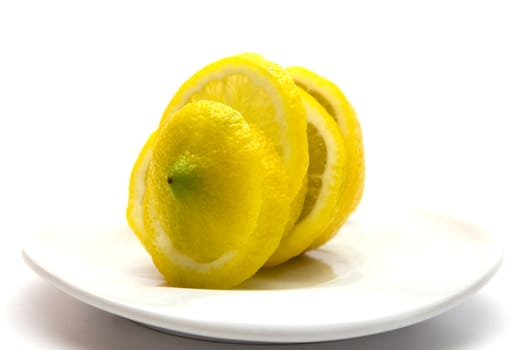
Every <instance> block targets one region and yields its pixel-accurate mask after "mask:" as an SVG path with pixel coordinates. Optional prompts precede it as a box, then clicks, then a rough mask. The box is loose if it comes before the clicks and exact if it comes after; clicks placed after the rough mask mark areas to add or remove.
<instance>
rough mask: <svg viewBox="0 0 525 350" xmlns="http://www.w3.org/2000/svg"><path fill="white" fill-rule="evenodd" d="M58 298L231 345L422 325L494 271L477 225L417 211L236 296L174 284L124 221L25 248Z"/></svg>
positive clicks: (44, 237) (342, 239) (267, 275)
mask: <svg viewBox="0 0 525 350" xmlns="http://www.w3.org/2000/svg"><path fill="white" fill-rule="evenodd" d="M23 256H24V258H25V260H26V262H27V263H28V264H29V266H30V267H31V268H32V269H33V270H34V271H35V272H36V273H37V274H39V275H40V276H41V277H43V278H44V279H46V280H49V281H51V282H52V283H53V284H55V285H56V286H57V287H58V288H60V289H62V290H63V291H65V292H66V293H69V294H71V295H72V296H74V297H76V298H78V299H80V300H82V301H83V302H86V303H88V304H90V305H93V306H95V307H97V308H100V309H103V310H106V311H108V312H111V313H114V314H117V315H120V316H122V317H126V318H128V319H130V320H133V321H136V322H139V323H142V324H145V325H147V326H150V327H153V328H157V329H161V330H164V331H168V332H173V333H177V334H181V335H187V336H192V337H198V338H200V337H202V338H212V339H219V340H226V341H235V342H277V343H289V342H316V341H326V340H336V339H343V338H351V337H357V336H363V335H368V334H373V333H378V332H383V331H387V330H392V329H396V328H400V327H403V326H407V325H410V324H414V323H416V322H420V321H422V320H425V319H428V318H430V317H433V316H435V315H437V314H439V313H441V312H443V311H446V310H448V309H449V308H451V307H453V306H455V305H456V304H458V303H459V302H460V301H462V300H463V299H464V298H465V297H467V296H468V295H470V294H472V293H474V292H475V291H477V290H478V289H479V288H481V287H482V286H483V285H484V284H485V283H487V282H488V280H489V279H490V278H491V277H492V276H493V274H494V273H495V272H496V270H497V269H498V267H499V265H500V264H501V261H502V251H501V249H500V247H499V245H498V244H496V242H495V241H494V240H493V239H492V238H491V236H490V235H489V234H488V233H487V232H486V231H484V230H483V229H481V228H479V227H477V226H474V225H471V224H469V223H466V222H463V221H461V220H457V219H454V218H451V217H448V216H443V215H439V214H434V213H431V212H424V211H418V210H414V211H411V210H403V211H399V212H395V213H394V212H390V213H389V214H385V213H373V214H370V215H367V216H364V215H363V214H358V215H356V216H354V217H353V219H352V220H351V222H349V223H347V224H346V225H345V226H344V227H343V229H342V232H340V233H339V235H338V236H337V237H336V238H335V239H334V240H333V241H331V242H330V243H328V244H326V245H325V246H324V247H322V248H320V249H317V250H315V251H312V252H310V253H308V254H307V255H304V256H302V257H299V258H297V259H295V260H292V261H290V262H288V263H287V264H285V265H283V266H281V267H277V268H274V269H266V270H262V271H260V272H259V273H258V274H257V275H256V276H255V277H253V278H252V279H251V280H249V281H247V282H246V283H244V284H243V285H242V286H240V287H239V288H237V289H235V290H200V289H182V288H171V287H168V286H166V285H165V284H164V281H163V279H162V277H161V276H160V275H159V273H158V272H157V271H156V270H155V268H154V267H153V265H152V263H151V261H150V259H149V256H148V255H147V254H146V253H145V251H144V250H143V249H142V246H141V245H140V244H139V242H138V241H137V240H136V239H135V237H134V236H133V235H132V233H131V232H130V230H129V229H128V228H127V225H126V224H125V223H124V222H121V223H116V225H114V226H111V225H108V226H104V227H98V228H86V227H60V228H58V229H55V230H51V231H48V232H46V233H42V234H39V235H37V236H35V237H33V238H32V239H31V240H30V241H29V242H28V244H26V245H25V247H24V249H23Z"/></svg>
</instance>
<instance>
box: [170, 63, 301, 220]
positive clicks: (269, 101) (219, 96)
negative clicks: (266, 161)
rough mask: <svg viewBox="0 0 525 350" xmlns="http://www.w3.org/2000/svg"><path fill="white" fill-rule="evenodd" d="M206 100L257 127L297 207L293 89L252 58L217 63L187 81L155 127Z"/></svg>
mask: <svg viewBox="0 0 525 350" xmlns="http://www.w3.org/2000/svg"><path fill="white" fill-rule="evenodd" d="M198 100H211V101H217V102H221V103H224V104H226V105H228V106H230V107H232V108H234V109H236V110H238V111H239V112H240V113H241V114H242V115H243V117H244V118H245V119H246V120H247V121H248V123H250V124H253V125H256V126H257V127H259V128H260V129H261V130H262V131H263V132H264V133H265V134H266V136H267V137H268V138H269V139H270V140H271V141H272V143H273V144H274V146H275V147H276V149H277V152H278V154H279V155H280V156H281V157H282V159H283V162H284V167H285V169H286V173H287V174H288V178H289V186H290V191H289V193H290V195H291V196H292V198H296V197H299V198H298V199H296V201H295V202H296V205H295V206H294V207H295V208H296V211H297V214H298V213H299V212H300V207H301V205H302V198H301V193H302V192H301V189H302V186H303V180H304V177H305V174H306V170H307V168H308V149H307V147H308V143H307V136H306V114H305V110H304V107H303V104H302V102H301V97H300V96H299V92H298V89H297V87H296V85H295V84H294V81H293V80H292V78H291V77H290V75H289V73H288V72H287V71H286V70H285V69H284V68H282V67H281V66H279V65H277V64H275V63H273V62H271V61H268V60H266V59H265V58H263V57H262V56H260V55H258V54H253V53H244V54H239V55H235V56H230V57H226V58H223V59H221V60H219V61H216V62H214V63H211V64H210V65H208V66H206V67H204V68H203V69H201V70H200V71H198V72H197V73H195V74H194V75H193V76H192V77H191V78H189V79H188V80H187V81H186V82H185V83H184V84H183V85H182V86H181V87H180V89H179V90H178V91H177V93H176V94H175V96H174V97H173V98H172V100H171V101H170V103H169V104H168V107H167V108H166V110H165V112H164V114H163V117H162V120H161V123H160V125H161V126H162V125H163V124H164V123H166V122H167V121H168V120H170V119H171V118H172V117H173V115H174V113H175V112H176V111H177V110H179V109H180V108H181V107H182V106H184V105H185V104H187V103H189V102H192V101H198Z"/></svg>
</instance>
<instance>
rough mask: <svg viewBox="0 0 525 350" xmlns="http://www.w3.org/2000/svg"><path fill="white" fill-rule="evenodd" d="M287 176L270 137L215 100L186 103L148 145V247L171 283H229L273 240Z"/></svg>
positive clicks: (282, 214) (256, 263)
mask: <svg viewBox="0 0 525 350" xmlns="http://www.w3.org/2000/svg"><path fill="white" fill-rule="evenodd" d="M287 189H288V178H287V176H286V173H285V170H284V166H283V164H282V159H281V158H280V156H279V155H278V154H277V152H276V151H275V147H274V146H273V145H272V143H271V141H270V140H268V138H267V137H266V136H265V134H264V133H263V132H262V131H260V130H259V129H258V128H257V127H255V126H253V125H250V124H248V123H247V122H246V120H245V119H244V118H243V117H242V115H241V114H240V113H239V112H238V111H236V110H234V109H232V108H230V107H228V106H226V105H224V104H222V103H218V102H212V101H199V102H193V103H190V104H188V105H186V106H184V107H183V108H181V109H180V110H178V111H177V112H175V114H174V115H173V117H172V118H170V119H169V120H167V121H166V123H165V125H164V126H163V127H162V128H161V129H160V130H159V131H158V135H157V136H156V137H155V140H154V144H153V146H152V147H151V160H150V162H149V168H148V173H147V176H146V191H145V195H144V199H143V206H142V211H143V216H144V229H145V231H144V232H145V235H146V237H147V240H148V242H149V243H148V244H147V245H146V248H147V249H148V251H149V252H150V254H151V256H152V258H153V261H154V263H155V265H156V266H157V268H158V270H159V271H160V272H161V273H162V274H163V275H164V277H165V279H166V280H167V281H168V282H169V283H170V284H172V285H175V286H181V287H194V288H230V287H232V286H235V285H237V284H239V283H241V282H242V281H244V280H246V279H247V278H249V277H251V276H252V275H253V274H254V273H255V272H256V271H257V270H258V269H259V268H260V267H261V266H262V265H263V264H264V263H265V262H266V261H267V259H268V257H269V256H270V255H271V254H272V253H273V252H274V251H275V249H276V248H277V246H278V244H279V242H280V240H281V238H282V236H283V233H284V229H285V225H286V223H287V220H288V217H289V207H290V197H289V194H288V191H287Z"/></svg>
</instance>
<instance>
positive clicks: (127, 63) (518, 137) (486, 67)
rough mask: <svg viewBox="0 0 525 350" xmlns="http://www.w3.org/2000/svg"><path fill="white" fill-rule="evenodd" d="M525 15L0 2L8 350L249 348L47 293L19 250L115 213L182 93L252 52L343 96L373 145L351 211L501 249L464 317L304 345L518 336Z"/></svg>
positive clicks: (426, 345)
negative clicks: (400, 215)
mask: <svg viewBox="0 0 525 350" xmlns="http://www.w3.org/2000/svg"><path fill="white" fill-rule="evenodd" d="M423 3H424V4H423ZM343 5H344V6H343ZM524 18H525V11H524V10H523V9H522V6H521V5H520V2H519V1H470V2H469V1H440V2H437V1H436V2H432V3H430V2H423V1H391V2H388V1H384V2H378V1H363V2H360V3H355V2H343V1H340V2H336V1H328V0H323V1H300V2H299V1H287V2H285V1H283V0H280V1H269V0H267V1H253V2H249V1H244V2H242V1H226V0H222V1H197V0H195V1H187V2H178V3H176V2H158V1H148V2H146V1H144V2H138V1H122V2H116V1H100V2H97V1H91V2H82V3H80V2H72V1H62V2H60V1H41V2H37V1H12V2H9V1H1V2H0V160H1V164H2V165H1V171H0V219H1V220H0V225H1V226H0V228H1V231H0V234H1V236H0V237H1V239H2V241H1V244H0V269H1V276H2V279H3V281H2V287H0V342H2V345H0V346H1V347H2V348H3V347H6V344H4V343H5V342H8V343H9V344H11V345H10V346H9V347H10V348H16V349H46V348H49V349H142V348H148V349H172V348H180V347H183V348H194V349H196V348H199V349H206V348H210V349H229V348H249V347H250V346H246V345H235V346H234V345H227V344H218V343H206V342H199V341H195V340H190V339H185V338H178V337H174V336H167V335H164V334H160V333H157V332H153V331H150V330H147V329H144V328H141V327H139V326H137V325H135V324H133V323H131V322H129V321H126V320H123V319H120V318H118V317H116V316H113V315H110V314H107V313H105V312H102V311H99V310H97V309H94V308H91V307H89V306H86V305H84V304H82V303H80V302H78V301H76V300H74V299H72V298H71V297H69V296H67V295H65V294H63V293H62V292H59V291H57V290H55V289H54V288H53V287H51V286H50V285H49V284H47V283H46V282H44V281H42V280H40V279H39V278H38V277H37V276H36V275H35V274H34V273H33V272H32V271H30V270H29V268H27V267H26V266H25V264H24V262H23V260H22V259H21V256H20V244H21V241H22V239H23V237H25V236H26V235H28V234H31V233H35V232H38V230H41V229H42V227H45V226H46V225H49V224H52V223H57V222H60V221H64V220H67V221H75V222H78V225H82V223H83V222H85V221H86V220H89V221H115V220H124V217H123V215H124V208H125V205H126V195H127V181H128V176H129V171H130V167H131V165H132V163H133V161H134V159H135V157H136V155H137V152H138V151H139V149H140V147H141V146H142V143H143V142H144V140H145V138H146V137H147V135H148V134H149V133H150V132H151V131H152V130H153V128H154V127H155V126H156V124H157V123H158V121H159V118H160V115H161V113H162V111H163V109H164V107H165V106H166V104H167V102H168V101H169V99H170V98H171V96H172V95H173V94H174V93H175V91H176V89H177V88H178V86H179V85H180V84H181V83H182V82H183V81H184V80H185V79H186V78H188V77H189V76H190V75H191V74H192V73H193V72H194V71H196V70H197V69H199V68H201V67H202V66H203V65H205V64H207V63H209V62H211V61H213V60H215V59H218V58H221V57H223V56H227V55H231V54H235V53H239V52H244V51H254V52H259V53H262V54H264V55H265V56H266V57H267V58H269V59H272V60H274V61H276V62H278V63H280V64H282V65H283V66H289V65H304V66H307V67H309V68H311V69H313V70H315V71H317V72H319V73H320V74H322V75H325V76H327V77H329V78H331V79H332V80H333V81H335V82H336V83H338V84H339V86H340V87H341V88H342V89H343V90H344V91H345V92H346V94H347V96H348V98H349V99H350V100H351V102H352V103H353V105H354V107H355V108H356V110H357V112H358V114H359V116H360V120H361V123H362V127H363V132H364V137H365V149H366V160H367V185H366V192H365V196H364V199H363V206H362V208H361V209H360V210H364V209H363V208H367V209H368V210H373V208H374V205H378V204H383V203H385V202H386V203H396V202H402V203H407V204H410V205H414V206H418V207H419V206H420V207H430V208H445V209H446V210H449V211H451V212H454V213H460V215H462V216H464V217H465V218H467V217H468V218H469V219H470V220H474V221H476V222H477V223H480V224H483V225H486V226H487V227H488V228H490V229H491V230H492V232H493V234H494V235H496V236H497V237H498V238H499V239H500V240H501V241H502V242H503V243H504V245H505V254H506V257H505V262H504V265H503V267H502V268H501V270H500V271H499V273H498V274H497V275H496V277H495V278H494V279H493V280H492V281H491V282H490V283H489V284H488V285H487V286H486V287H485V288H484V289H482V290H481V291H480V292H479V293H478V294H477V295H475V296H473V297H471V298H470V299H468V300H467V301H466V302H465V303H464V304H462V305H460V306H459V307H457V308H455V309H453V310H451V311H449V312H447V313H445V314H443V315H441V316H438V317H436V318H434V319H432V320H429V321H426V322H423V323H421V324H418V325H415V326H412V327H408V328H404V329H401V330H398V331H393V332H389V333H385V334H381V335H376V336H370V337H366V338H360V339H354V340H347V341H341V342H334V343H326V344H315V345H310V346H305V348H308V349H342V348H345V349H347V348H348V349H357V348H359V349H365V350H366V349H374V350H375V349H387V348H388V349H405V350H411V349H445V350H446V349H502V348H511V347H514V348H515V346H512V345H510V344H515V343H518V344H519V343H523V341H522V339H521V334H520V330H519V325H520V324H521V322H522V318H523V311H525V310H524V303H523V301H522V296H523V293H524V290H523V286H522V280H523V273H522V270H521V267H522V266H524V264H525V258H524V257H523V256H524V254H523V253H522V252H521V251H522V249H523V248H522V247H523V244H524V243H525V240H524V238H523V236H524V235H525V225H524V224H523V222H522V218H523V213H524V212H525V204H524V198H525V186H524V185H523V180H524V179H525V171H524V166H523V163H524V158H525V157H524V150H525V141H524V137H523V134H524V131H525V128H524V127H523V122H522V121H523V120H524V119H525V104H524V102H525V68H524V67H525V63H524V62H525V34H524V33H525V20H524ZM443 258H444V259H446V256H444V257H443ZM269 307H271V306H269ZM334 312H336V311H334ZM520 328H521V327H520ZM289 347H290V348H294V346H289ZM258 348H259V347H258ZM275 348H288V346H276V347H275Z"/></svg>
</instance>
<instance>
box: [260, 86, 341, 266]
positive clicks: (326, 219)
mask: <svg viewBox="0 0 525 350" xmlns="http://www.w3.org/2000/svg"><path fill="white" fill-rule="evenodd" d="M301 97H302V100H303V103H304V106H305V109H306V115H307V121H308V128H307V134H308V145H309V147H308V149H309V158H310V163H309V167H308V173H307V179H308V182H307V184H308V185H307V192H306V197H305V200H304V205H303V207H302V211H301V214H300V216H299V219H298V220H297V222H296V224H295V226H294V227H293V229H292V230H291V231H290V232H289V233H288V234H287V235H286V236H285V237H284V238H283V240H282V241H281V243H280V245H279V248H278V249H277V250H276V252H275V253H274V254H273V255H272V256H271V257H270V258H269V259H268V261H267V263H266V264H265V266H267V267H269V266H274V265H278V264H281V263H283V262H285V261H287V260H289V259H290V258H293V257H295V256H297V255H299V254H301V253H303V252H304V251H305V250H307V248H308V247H309V246H310V245H311V244H312V242H313V241H314V240H315V239H316V238H317V237H319V235H320V234H322V233H323V232H324V230H326V228H327V227H328V225H329V224H330V222H331V220H332V217H333V215H334V213H335V212H336V210H337V204H338V200H339V193H340V190H341V187H342V184H343V179H344V174H345V170H346V166H347V164H346V161H347V155H346V149H345V146H344V143H343V137H342V135H341V133H340V131H339V129H338V127H337V124H336V123H335V121H334V120H333V119H332V118H331V116H330V115H329V114H328V113H327V112H326V110H325V109H324V108H323V107H322V106H321V105H320V104H319V103H318V102H317V101H316V100H315V99H314V98H313V97H311V96H310V95H309V94H307V93H306V92H304V91H301Z"/></svg>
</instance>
